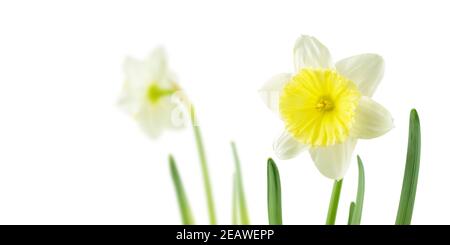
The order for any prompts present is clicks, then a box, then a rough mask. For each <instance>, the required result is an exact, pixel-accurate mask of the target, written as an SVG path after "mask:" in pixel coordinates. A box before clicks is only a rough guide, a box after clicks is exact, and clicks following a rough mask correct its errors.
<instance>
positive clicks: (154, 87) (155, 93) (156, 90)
mask: <svg viewBox="0 0 450 245" xmlns="http://www.w3.org/2000/svg"><path fill="white" fill-rule="evenodd" d="M174 92H175V90H173V89H165V88H161V87H160V86H159V85H158V84H157V83H156V82H153V83H152V84H150V86H149V87H148V89H147V99H148V100H149V101H150V103H152V104H156V103H158V101H159V100H160V99H161V98H163V97H165V96H168V95H171V94H173V93H174Z"/></svg>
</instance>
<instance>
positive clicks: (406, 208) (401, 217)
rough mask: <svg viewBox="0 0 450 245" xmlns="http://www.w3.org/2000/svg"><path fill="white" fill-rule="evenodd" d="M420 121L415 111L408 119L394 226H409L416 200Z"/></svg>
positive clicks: (412, 111)
mask: <svg viewBox="0 0 450 245" xmlns="http://www.w3.org/2000/svg"><path fill="white" fill-rule="evenodd" d="M420 141H421V140H420V120H419V115H418V114H417V111H416V110H415V109H412V110H411V113H410V117H409V136H408V152H407V154H406V164H405V173H404V175H403V187H402V193H401V196H400V203H399V205H398V211H397V219H396V220H395V224H396V225H409V224H411V219H412V214H413V209H414V201H415V198H416V190H417V181H418V177H419V166H420V143H421V142H420Z"/></svg>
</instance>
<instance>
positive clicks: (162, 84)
mask: <svg viewBox="0 0 450 245" xmlns="http://www.w3.org/2000/svg"><path fill="white" fill-rule="evenodd" d="M124 73H125V83H124V86H123V89H122V95H121V98H120V100H119V104H120V105H121V106H122V107H123V108H125V110H126V111H127V112H129V113H130V114H131V116H132V117H133V118H134V119H136V121H137V122H138V124H139V125H140V127H141V128H142V129H143V131H144V132H145V133H146V134H147V135H148V136H149V137H151V138H156V137H158V136H159V135H160V134H161V133H162V132H163V131H164V130H165V129H168V128H180V127H182V126H183V125H184V124H183V123H182V120H180V119H179V116H180V115H181V114H180V113H177V111H179V109H178V106H179V104H178V103H177V101H176V99H174V96H176V94H177V92H178V90H179V87H178V85H177V83H176V82H175V78H174V75H173V73H172V72H171V71H170V70H169V67H168V64H167V58H166V54H165V51H164V50H163V49H162V48H156V49H155V50H154V51H153V52H152V53H151V54H150V55H149V56H148V57H147V58H146V59H144V60H138V59H135V58H131V57H127V58H126V59H125V62H124Z"/></svg>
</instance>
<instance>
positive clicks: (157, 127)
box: [134, 105, 165, 139]
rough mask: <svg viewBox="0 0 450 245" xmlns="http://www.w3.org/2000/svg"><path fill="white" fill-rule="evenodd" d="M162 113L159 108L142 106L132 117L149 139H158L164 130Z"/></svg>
mask: <svg viewBox="0 0 450 245" xmlns="http://www.w3.org/2000/svg"><path fill="white" fill-rule="evenodd" d="M163 112H164V111H163V110H162V108H161V107H159V106H149V105H142V106H141V108H140V110H139V111H138V112H137V113H136V114H135V115H134V118H135V120H136V121H137V122H138V124H139V126H140V127H141V129H142V130H143V131H144V132H145V133H146V134H147V136H148V137H150V138H153V139H155V138H158V137H159V136H160V135H161V133H162V131H163V128H164V120H165V119H164V116H165V115H164V113H163Z"/></svg>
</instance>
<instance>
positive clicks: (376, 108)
mask: <svg viewBox="0 0 450 245" xmlns="http://www.w3.org/2000/svg"><path fill="white" fill-rule="evenodd" d="M393 127H394V122H393V119H392V116H391V114H390V113H389V111H388V110H386V108H384V107H383V106H382V105H380V104H378V103H377V102H375V101H374V100H372V99H371V98H369V97H366V96H363V97H362V98H361V100H360V102H359V106H358V108H357V109H356V114H355V122H354V124H353V126H352V129H351V131H350V133H351V135H352V136H354V137H357V138H360V139H371V138H375V137H378V136H381V135H383V134H385V133H387V132H388V131H389V130H391V129H392V128H393Z"/></svg>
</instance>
